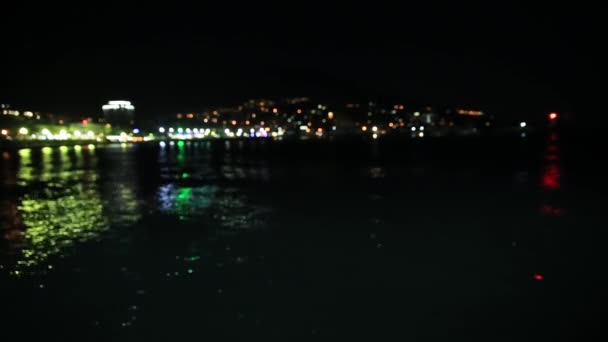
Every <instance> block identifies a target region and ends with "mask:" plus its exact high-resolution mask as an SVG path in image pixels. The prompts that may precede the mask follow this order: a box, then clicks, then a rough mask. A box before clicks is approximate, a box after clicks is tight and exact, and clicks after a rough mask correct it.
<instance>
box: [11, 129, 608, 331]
mask: <svg viewBox="0 0 608 342" xmlns="http://www.w3.org/2000/svg"><path fill="white" fill-rule="evenodd" d="M560 138H561V137H559V136H558V135H556V134H554V135H552V136H543V137H538V138H535V139H468V140H458V141H456V140H454V141H445V140H444V141H417V142H390V141H373V142H369V141H367V142H350V143H348V144H346V143H340V142H334V143H332V142H312V141H310V142H272V141H226V142H225V141H214V142H185V143H184V142H179V143H178V142H176V143H174V144H170V143H169V142H167V143H166V144H165V145H163V146H161V145H159V144H151V145H135V146H133V145H122V146H121V145H116V146H77V147H60V148H59V147H58V148H42V149H22V150H19V151H14V152H4V153H3V155H2V159H1V161H0V177H1V178H0V179H1V182H0V233H1V235H0V290H2V296H3V299H2V304H1V307H2V312H3V318H2V321H1V323H0V324H1V325H0V327H2V333H1V334H2V336H7V337H8V336H9V335H13V334H14V335H16V336H19V337H20V338H21V339H32V340H41V339H49V338H52V339H53V340H61V339H63V340H81V341H89V340H104V341H156V340H158V341H180V340H210V339H211V340H216V339H217V338H219V337H229V338H239V339H245V338H247V339H261V338H264V339H274V338H276V339H281V338H293V337H304V338H311V339H313V338H316V337H323V336H336V337H339V338H345V339H346V338H353V337H362V338H367V339H369V340H378V339H388V338H389V337H391V336H392V337H398V338H401V339H404V338H405V339H408V340H416V341H418V340H437V341H446V340H470V339H472V338H475V339H480V340H487V341H511V340H528V339H535V340H538V339H540V340H554V339H555V338H565V339H572V340H576V338H580V336H583V335H590V334H593V333H597V331H596V328H598V327H599V326H600V323H601V322H603V321H605V319H606V318H608V315H606V309H604V306H603V303H604V301H603V295H602V291H599V290H597V289H598V288H601V287H603V286H605V285H606V281H605V280H606V277H605V275H604V273H605V272H606V271H605V264H604V263H603V259H602V257H601V256H602V255H604V254H605V253H604V252H603V248H604V247H603V246H604V243H603V241H604V240H603V239H602V238H601V237H600V236H601V235H603V234H601V232H602V230H603V229H605V227H606V220H605V216H604V215H605V213H604V212H603V211H602V210H603V207H604V203H602V200H603V196H600V193H601V192H599V190H598V186H600V185H599V183H602V184H603V181H602V179H603V178H602V177H604V173H603V170H601V166H599V165H597V164H596V161H597V160H596V159H595V158H603V156H600V155H595V154H593V153H592V152H589V151H588V150H585V149H583V148H582V147H580V145H577V146H576V147H572V146H574V145H573V144H567V143H565V142H564V139H563V138H561V139H560ZM566 146H570V147H568V148H566ZM603 193H605V192H603Z"/></svg>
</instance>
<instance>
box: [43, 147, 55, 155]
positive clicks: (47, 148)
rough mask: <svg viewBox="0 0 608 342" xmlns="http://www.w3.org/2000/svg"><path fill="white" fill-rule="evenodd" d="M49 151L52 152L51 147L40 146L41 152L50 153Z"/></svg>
mask: <svg viewBox="0 0 608 342" xmlns="http://www.w3.org/2000/svg"><path fill="white" fill-rule="evenodd" d="M51 153H53V149H52V148H50V147H48V146H47V147H43V148H42V154H51Z"/></svg>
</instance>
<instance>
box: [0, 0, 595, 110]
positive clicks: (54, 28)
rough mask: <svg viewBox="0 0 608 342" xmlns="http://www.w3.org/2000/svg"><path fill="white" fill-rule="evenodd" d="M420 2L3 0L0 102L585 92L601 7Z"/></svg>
mask: <svg viewBox="0 0 608 342" xmlns="http://www.w3.org/2000/svg"><path fill="white" fill-rule="evenodd" d="M373 3H376V2H373ZM424 3H425V5H423V4H422V2H420V3H417V4H410V5H404V4H394V5H385V6H380V5H370V4H366V5H363V4H355V3H353V2H351V3H342V4H333V5H327V4H325V5H318V4H315V5H313V4H312V3H311V2H285V3H284V4H282V5H277V4H272V5H271V4H267V5H262V4H261V3H259V2H250V3H249V4H246V5H243V4H241V3H240V2H230V1H223V2H218V3H214V4H211V5H200V4H197V5H193V4H183V3H182V4H176V3H174V2H166V1H164V2H162V4H159V5H154V4H151V3H146V4H145V5H141V4H140V5H126V4H125V3H120V4H111V3H108V2H101V1H91V2H87V3H86V4H80V5H79V6H75V5H58V4H56V3H47V4H44V5H33V4H16V3H15V4H10V3H9V4H5V3H3V4H2V5H0V7H1V10H0V13H1V14H0V18H1V19H0V20H1V21H2V30H0V38H1V41H2V50H1V51H2V52H0V61H1V64H0V72H1V77H2V82H1V83H2V84H1V85H0V87H1V88H0V91H1V93H0V101H2V102H9V103H15V104H18V105H27V106H28V107H30V108H33V109H37V110H49V111H58V112H72V113H87V114H97V113H98V112H99V111H100V109H99V108H100V106H101V104H102V103H104V102H106V101H107V100H110V99H129V100H132V101H134V103H135V105H136V107H137V110H138V114H139V115H143V116H147V117H152V116H154V115H158V114H172V113H175V112H178V111H190V110H201V109H203V108H204V107H205V106H209V105H218V104H224V103H239V102H241V101H243V100H246V99H248V98H253V97H276V96H292V95H308V96H313V97H318V98H320V99H323V100H326V101H343V100H354V101H360V100H364V99H367V98H373V99H377V100H387V101H397V100H398V101H401V102H404V103H405V104H437V105H466V106H470V107H482V108H486V109H488V110H491V111H494V112H496V113H500V114H505V115H512V116H514V117H516V116H522V115H533V113H535V112H542V111H547V110H560V111H569V112H577V109H578V108H579V107H580V106H579V103H580V102H581V101H584V100H585V99H586V98H588V97H589V96H590V93H585V92H584V91H583V90H582V88H581V85H582V84H583V83H586V82H587V81H588V80H589V79H591V78H592V77H591V76H590V75H592V74H593V73H594V69H593V67H592V65H593V64H594V62H595V61H596V59H597V58H598V57H595V56H596V55H595V51H593V50H594V49H597V48H598V47H597V40H598V39H599V38H598V37H599V35H600V33H599V28H598V26H599V24H598V21H596V20H594V19H593V18H594V17H597V16H598V15H599V10H598V9H595V8H584V7H582V6H581V7H580V8H572V7H566V5H560V4H556V3H553V4H550V5H539V4H537V5H530V4H526V3H524V2H515V3H514V2H510V3H509V4H506V3H504V4H503V3H501V2H496V1H492V2H487V4H486V5H483V6H481V5H475V6H473V5H471V6H463V5H462V4H460V2H456V1H454V2H452V4H450V5H446V4H442V5H439V4H431V3H428V2H424Z"/></svg>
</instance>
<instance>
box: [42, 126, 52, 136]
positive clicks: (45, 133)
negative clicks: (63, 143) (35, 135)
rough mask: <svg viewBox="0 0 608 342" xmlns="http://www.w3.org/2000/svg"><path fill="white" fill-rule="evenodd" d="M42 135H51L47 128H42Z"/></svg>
mask: <svg viewBox="0 0 608 342" xmlns="http://www.w3.org/2000/svg"><path fill="white" fill-rule="evenodd" d="M42 134H44V135H51V131H49V130H48V128H44V129H43V130H42Z"/></svg>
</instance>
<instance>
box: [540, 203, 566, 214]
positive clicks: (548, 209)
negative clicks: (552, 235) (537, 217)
mask: <svg viewBox="0 0 608 342" xmlns="http://www.w3.org/2000/svg"><path fill="white" fill-rule="evenodd" d="M540 212H541V213H543V214H545V215H555V216H559V215H562V214H564V210H562V209H561V208H557V207H555V206H553V205H551V204H544V205H542V206H541V207H540Z"/></svg>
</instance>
